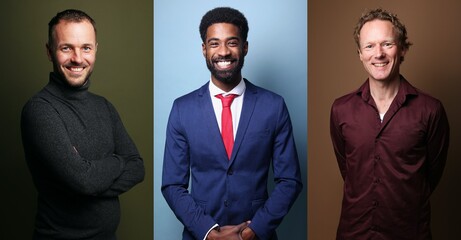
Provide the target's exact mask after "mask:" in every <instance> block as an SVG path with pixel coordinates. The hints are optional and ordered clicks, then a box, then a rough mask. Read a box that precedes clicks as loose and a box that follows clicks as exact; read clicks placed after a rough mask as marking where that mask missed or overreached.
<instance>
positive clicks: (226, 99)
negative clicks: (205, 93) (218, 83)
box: [215, 94, 238, 108]
mask: <svg viewBox="0 0 461 240" xmlns="http://www.w3.org/2000/svg"><path fill="white" fill-rule="evenodd" d="M237 96H238V95H237V94H229V95H227V96H223V95H222V94H218V95H216V96H215V97H217V98H219V99H221V102H222V107H223V108H225V107H229V106H230V105H231V104H232V101H234V98H235V97H237Z"/></svg>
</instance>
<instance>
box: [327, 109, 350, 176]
mask: <svg viewBox="0 0 461 240" xmlns="http://www.w3.org/2000/svg"><path fill="white" fill-rule="evenodd" d="M338 122H339V121H338V113H337V112H336V108H335V104H334V103H333V106H332V107H331V114H330V136H331V141H332V142H333V149H334V152H335V156H336V160H337V162H338V166H339V170H340V172H341V176H342V178H343V179H345V177H346V172H347V170H346V152H345V145H344V138H343V136H342V134H341V127H340V125H339V123H338Z"/></svg>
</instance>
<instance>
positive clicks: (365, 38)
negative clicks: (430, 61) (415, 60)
mask: <svg viewBox="0 0 461 240" xmlns="http://www.w3.org/2000/svg"><path fill="white" fill-rule="evenodd" d="M359 40H360V49H359V56H360V61H362V63H363V66H364V67H365V70H366V71H367V72H368V75H369V79H370V80H371V81H388V82H389V81H393V80H396V79H399V74H400V73H399V72H400V63H401V59H402V57H403V56H405V51H404V50H402V48H401V47H400V46H398V44H397V43H398V41H397V39H396V34H395V31H394V28H393V26H392V23H391V22H389V21H383V20H373V21H369V22H367V23H365V24H364V25H363V27H362V29H361V30H360V38H359Z"/></svg>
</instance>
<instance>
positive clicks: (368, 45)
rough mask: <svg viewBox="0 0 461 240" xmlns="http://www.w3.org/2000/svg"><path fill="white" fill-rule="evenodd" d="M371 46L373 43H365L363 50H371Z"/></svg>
mask: <svg viewBox="0 0 461 240" xmlns="http://www.w3.org/2000/svg"><path fill="white" fill-rule="evenodd" d="M372 48H373V45H371V44H367V45H365V46H363V49H364V50H371V49H372Z"/></svg>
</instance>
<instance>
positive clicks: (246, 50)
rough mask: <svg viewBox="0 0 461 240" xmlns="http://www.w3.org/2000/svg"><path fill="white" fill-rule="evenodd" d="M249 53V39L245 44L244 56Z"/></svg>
mask: <svg viewBox="0 0 461 240" xmlns="http://www.w3.org/2000/svg"><path fill="white" fill-rule="evenodd" d="M247 53H248V41H246V42H245V43H244V44H243V56H246V55H247Z"/></svg>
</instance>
